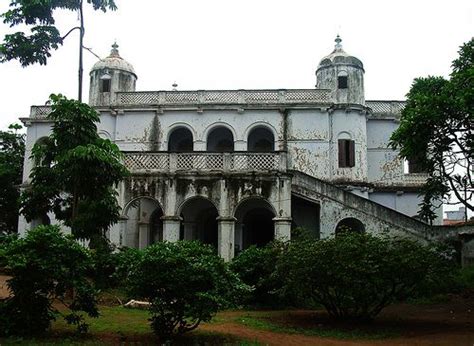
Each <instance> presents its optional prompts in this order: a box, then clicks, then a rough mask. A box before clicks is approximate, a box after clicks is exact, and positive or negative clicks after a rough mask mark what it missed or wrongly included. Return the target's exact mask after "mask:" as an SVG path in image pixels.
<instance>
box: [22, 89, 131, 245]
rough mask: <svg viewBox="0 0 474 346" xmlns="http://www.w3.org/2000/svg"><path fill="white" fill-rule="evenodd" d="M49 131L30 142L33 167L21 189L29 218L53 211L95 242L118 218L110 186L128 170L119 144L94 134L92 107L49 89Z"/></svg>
mask: <svg viewBox="0 0 474 346" xmlns="http://www.w3.org/2000/svg"><path fill="white" fill-rule="evenodd" d="M51 101H52V112H51V113H50V114H49V116H48V118H49V119H50V120H52V121H53V125H52V132H51V135H50V136H49V137H48V138H47V139H46V140H44V141H41V142H39V143H37V144H35V146H34V147H33V150H32V156H33V159H34V161H35V167H34V168H33V170H32V173H31V175H30V178H31V184H30V186H29V187H27V188H26V189H25V191H24V192H23V194H22V213H23V214H24V215H25V217H26V219H27V220H28V221H31V220H34V219H40V220H44V219H46V214H47V213H49V212H53V213H54V214H55V216H56V218H57V219H58V220H62V221H63V222H64V224H65V225H66V226H69V227H70V228H71V231H72V234H73V235H74V236H75V237H76V238H79V239H88V240H90V241H91V244H92V245H93V246H97V245H99V244H100V243H101V242H102V241H103V240H104V239H105V234H106V231H107V230H108V229H109V227H110V226H111V225H112V224H114V223H116V222H117V221H118V218H119V215H120V214H119V210H120V209H119V206H118V203H117V199H116V194H117V192H116V190H115V188H114V187H115V186H116V185H117V184H118V183H119V182H120V181H122V180H123V179H124V177H125V176H126V175H127V170H126V168H125V167H124V166H123V164H122V163H121V158H122V154H121V152H120V150H119V149H118V147H117V146H116V145H115V144H113V143H112V142H111V141H109V140H107V139H102V138H100V137H99V135H98V134H97V126H96V124H95V123H97V122H98V121H99V116H98V114H97V112H96V111H95V110H94V109H93V108H91V107H89V106H88V105H87V104H84V103H81V102H79V101H76V100H69V99H67V98H66V97H64V96H62V95H51Z"/></svg>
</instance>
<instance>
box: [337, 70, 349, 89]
mask: <svg viewBox="0 0 474 346" xmlns="http://www.w3.org/2000/svg"><path fill="white" fill-rule="evenodd" d="M348 84H349V83H348V80H347V72H346V71H341V72H339V73H338V74H337V88H338V89H347V88H348V87H349V86H348Z"/></svg>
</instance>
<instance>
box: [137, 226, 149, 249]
mask: <svg viewBox="0 0 474 346" xmlns="http://www.w3.org/2000/svg"><path fill="white" fill-rule="evenodd" d="M149 235H150V225H149V224H148V223H145V222H140V223H139V224H138V248H139V249H140V250H141V249H144V248H146V247H147V246H148V243H149V239H148V238H149Z"/></svg>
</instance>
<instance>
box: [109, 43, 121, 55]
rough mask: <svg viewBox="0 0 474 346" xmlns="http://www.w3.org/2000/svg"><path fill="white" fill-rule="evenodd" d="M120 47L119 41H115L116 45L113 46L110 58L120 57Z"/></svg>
mask: <svg viewBox="0 0 474 346" xmlns="http://www.w3.org/2000/svg"><path fill="white" fill-rule="evenodd" d="M118 47H119V45H118V44H117V41H114V44H113V45H112V50H111V51H110V56H117V57H119V56H120V54H119V51H118Z"/></svg>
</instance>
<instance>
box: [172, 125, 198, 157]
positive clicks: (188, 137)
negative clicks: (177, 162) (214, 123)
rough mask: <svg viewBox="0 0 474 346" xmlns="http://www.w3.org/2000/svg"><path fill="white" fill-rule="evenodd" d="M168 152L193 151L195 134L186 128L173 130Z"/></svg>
mask: <svg viewBox="0 0 474 346" xmlns="http://www.w3.org/2000/svg"><path fill="white" fill-rule="evenodd" d="M168 151H174V152H189V151H193V134H192V133H191V131H190V130H189V129H187V128H185V127H179V128H177V129H175V130H173V131H172V132H171V134H170V137H169V139H168Z"/></svg>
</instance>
